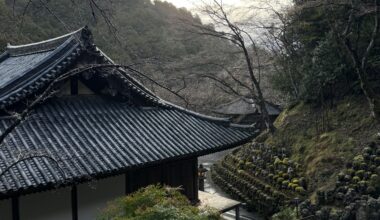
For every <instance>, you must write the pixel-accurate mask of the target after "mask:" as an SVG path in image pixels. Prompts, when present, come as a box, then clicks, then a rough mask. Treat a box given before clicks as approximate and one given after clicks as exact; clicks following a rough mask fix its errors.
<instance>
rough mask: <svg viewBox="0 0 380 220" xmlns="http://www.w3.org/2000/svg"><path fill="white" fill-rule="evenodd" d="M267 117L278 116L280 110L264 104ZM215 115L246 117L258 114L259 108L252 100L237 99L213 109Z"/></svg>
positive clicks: (274, 106) (272, 105)
mask: <svg viewBox="0 0 380 220" xmlns="http://www.w3.org/2000/svg"><path fill="white" fill-rule="evenodd" d="M265 106H266V108H267V111H268V114H269V115H279V114H280V112H281V109H280V108H279V107H278V106H276V105H274V104H272V103H269V102H266V103H265ZM214 112H215V113H218V114H225V115H248V114H255V113H260V107H259V106H258V104H256V102H255V101H254V100H253V99H250V98H238V99H235V100H233V101H231V102H229V103H226V104H223V105H220V106H218V107H216V108H215V109H214Z"/></svg>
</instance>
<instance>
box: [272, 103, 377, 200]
mask: <svg viewBox="0 0 380 220" xmlns="http://www.w3.org/2000/svg"><path fill="white" fill-rule="evenodd" d="M365 105H367V102H366V100H365V99H364V98H362V97H348V98H346V99H345V100H341V101H339V102H338V103H336V106H335V107H334V108H332V109H328V110H327V115H328V116H327V118H328V119H327V121H328V126H327V127H328V128H329V129H327V130H325V131H324V132H322V133H320V132H317V129H316V119H318V118H316V116H318V114H319V111H320V110H319V109H315V108H314V107H313V106H310V105H308V104H305V103H299V104H298V105H295V106H294V107H293V108H291V109H286V110H284V111H283V112H282V113H281V114H280V116H279V117H278V118H277V120H276V121H275V123H274V124H275V126H276V128H277V130H276V132H275V133H274V134H273V135H266V136H268V138H267V139H266V140H265V143H266V144H268V145H269V146H275V147H277V148H283V147H287V148H290V151H291V156H290V157H289V160H291V161H294V163H297V164H299V167H300V169H301V171H303V175H304V176H305V177H306V179H308V182H309V183H310V184H309V186H308V187H309V188H308V189H311V191H310V192H311V193H312V192H313V191H314V190H316V189H317V188H321V189H328V188H331V187H333V186H334V185H335V182H336V180H337V178H338V174H339V172H341V171H342V170H343V169H345V167H344V166H345V164H346V163H347V162H352V161H353V159H354V156H355V155H358V154H359V153H361V152H362V151H363V144H364V143H368V142H369V141H371V140H373V139H375V138H374V137H375V136H376V135H374V134H376V133H377V131H376V124H375V122H374V120H373V119H372V118H371V117H370V114H369V111H368V108H363V106H365ZM319 120H320V119H319ZM376 138H377V136H376ZM367 146H368V145H367ZM367 151H369V150H368V149H367ZM362 159H363V160H362ZM356 160H357V161H358V162H356V163H357V164H358V166H357V168H356V171H358V170H361V169H363V168H362V164H363V162H364V158H356ZM279 162H280V161H279V160H277V161H276V163H275V164H276V165H277V164H279ZM281 162H283V161H281ZM379 164H380V161H379ZM353 173H354V172H352V171H351V172H350V173H349V174H353ZM359 181H360V180H359Z"/></svg>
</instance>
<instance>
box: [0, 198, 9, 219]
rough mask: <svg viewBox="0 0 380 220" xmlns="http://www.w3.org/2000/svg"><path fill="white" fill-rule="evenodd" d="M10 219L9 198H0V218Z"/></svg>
mask: <svg viewBox="0 0 380 220" xmlns="http://www.w3.org/2000/svg"><path fill="white" fill-rule="evenodd" d="M11 219H12V201H11V200H10V199H7V200H0V220H11Z"/></svg>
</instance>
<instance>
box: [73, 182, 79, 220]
mask: <svg viewBox="0 0 380 220" xmlns="http://www.w3.org/2000/svg"><path fill="white" fill-rule="evenodd" d="M71 214H72V219H73V220H78V191H77V186H76V185H74V186H72V187H71Z"/></svg>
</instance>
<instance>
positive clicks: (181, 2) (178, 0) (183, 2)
mask: <svg viewBox="0 0 380 220" xmlns="http://www.w3.org/2000/svg"><path fill="white" fill-rule="evenodd" d="M162 1H167V2H171V3H173V4H174V5H175V6H177V7H185V8H188V9H191V8H194V6H196V5H197V4H198V5H199V4H201V3H202V1H199V0H198V1H197V0H162ZM241 2H242V1H241V0H223V3H224V4H229V5H239V4H241Z"/></svg>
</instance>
